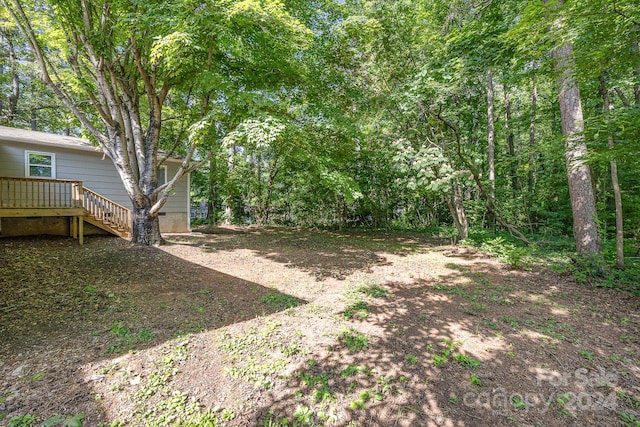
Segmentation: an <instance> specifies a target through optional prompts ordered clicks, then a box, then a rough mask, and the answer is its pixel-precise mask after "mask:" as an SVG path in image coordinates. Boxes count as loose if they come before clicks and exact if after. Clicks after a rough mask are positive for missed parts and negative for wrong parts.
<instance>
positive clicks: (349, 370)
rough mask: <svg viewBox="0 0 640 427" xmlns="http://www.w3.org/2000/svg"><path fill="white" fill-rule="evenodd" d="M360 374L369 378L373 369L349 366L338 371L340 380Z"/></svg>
mask: <svg viewBox="0 0 640 427" xmlns="http://www.w3.org/2000/svg"><path fill="white" fill-rule="evenodd" d="M360 373H362V374H365V375H367V376H370V375H372V374H373V369H371V368H369V367H368V366H358V365H349V366H347V367H346V368H344V369H343V370H342V371H340V376H341V377H342V378H347V377H351V376H354V375H357V374H360Z"/></svg>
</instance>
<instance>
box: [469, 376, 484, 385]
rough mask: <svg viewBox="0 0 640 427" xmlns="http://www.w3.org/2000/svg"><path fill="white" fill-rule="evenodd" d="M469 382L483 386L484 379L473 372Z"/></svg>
mask: <svg viewBox="0 0 640 427" xmlns="http://www.w3.org/2000/svg"><path fill="white" fill-rule="evenodd" d="M469 382H470V383H471V384H473V385H477V386H478V387H481V386H482V380H480V378H478V376H477V375H476V374H471V378H469Z"/></svg>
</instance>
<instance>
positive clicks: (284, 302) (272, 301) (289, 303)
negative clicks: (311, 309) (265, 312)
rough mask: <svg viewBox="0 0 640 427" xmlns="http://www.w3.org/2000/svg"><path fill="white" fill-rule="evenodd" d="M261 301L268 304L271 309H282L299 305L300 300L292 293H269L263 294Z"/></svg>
mask: <svg viewBox="0 0 640 427" xmlns="http://www.w3.org/2000/svg"><path fill="white" fill-rule="evenodd" d="M260 301H261V302H262V303H263V304H266V305H267V307H268V308H269V310H271V311H282V310H286V309H287V308H292V307H297V306H299V305H300V301H299V300H298V299H297V298H295V297H292V296H291V295H285V294H279V293H278V294H276V293H269V294H266V295H265V296H263V297H262V298H261V299H260Z"/></svg>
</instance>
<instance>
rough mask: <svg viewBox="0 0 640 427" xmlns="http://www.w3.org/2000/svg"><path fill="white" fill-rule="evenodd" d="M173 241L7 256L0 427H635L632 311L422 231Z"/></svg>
mask: <svg viewBox="0 0 640 427" xmlns="http://www.w3.org/2000/svg"><path fill="white" fill-rule="evenodd" d="M166 238H167V240H168V243H167V245H165V246H162V247H160V248H137V247H131V246H129V244H128V243H127V242H126V241H123V240H120V239H117V238H109V237H100V238H99V237H94V238H88V239H87V241H86V243H85V245H84V246H79V245H78V244H77V242H75V241H74V240H71V239H66V238H52V237H51V238H50V237H40V238H23V239H13V238H12V239H1V240H0V425H16V426H28V425H84V426H125V425H126V426H138V425H140V426H143V425H145V426H146V425H149V426H165V425H176V426H187V425H188V426H217V425H225V426H285V425H288V426H293V425H298V426H307V425H309V426H311V425H316V426H318V425H326V426H330V425H335V426H396V425H397V426H502V425H504V426H605V425H611V426H615V425H631V426H633V425H636V426H637V425H640V421H637V420H640V400H639V399H640V343H639V340H640V338H639V337H640V316H639V313H640V312H639V310H638V308H639V306H640V299H639V298H638V297H634V296H631V295H629V294H627V293H623V292H616V291H612V290H606V289H598V288H593V287H590V286H589V285H585V284H580V283H575V282H574V281H573V280H572V279H571V277H569V276H563V275H558V274H553V273H550V272H548V271H546V270H545V269H543V268H537V269H533V270H532V271H517V270H512V269H509V268H508V267H506V266H504V265H502V264H501V263H499V262H498V261H496V260H495V259H492V258H490V257H488V256H486V255H484V254H483V253H481V252H478V251H476V250H474V249H472V248H464V247H454V246H448V245H446V244H442V243H439V242H437V241H434V240H433V239H429V238H427V237H425V236H422V235H417V234H401V233H388V234H385V233H360V232H328V231H309V230H294V229H282V228H212V229H209V230H206V233H203V234H199V235H188V236H187V235H181V236H178V235H176V236H166ZM43 423H44V424H43ZM47 423H48V424H47Z"/></svg>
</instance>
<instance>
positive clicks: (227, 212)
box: [224, 145, 236, 225]
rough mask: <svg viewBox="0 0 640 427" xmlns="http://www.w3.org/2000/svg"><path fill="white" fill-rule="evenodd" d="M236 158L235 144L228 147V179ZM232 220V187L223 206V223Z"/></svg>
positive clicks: (227, 223)
mask: <svg viewBox="0 0 640 427" xmlns="http://www.w3.org/2000/svg"><path fill="white" fill-rule="evenodd" d="M235 159H236V146H235V145H233V146H231V147H229V160H228V162H227V171H228V176H229V179H230V178H231V175H232V174H233V168H234V163H235ZM232 222H233V189H231V191H229V192H228V194H227V198H226V202H225V206H224V223H225V224H226V225H229V224H231V223H232Z"/></svg>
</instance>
